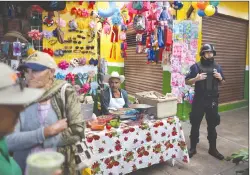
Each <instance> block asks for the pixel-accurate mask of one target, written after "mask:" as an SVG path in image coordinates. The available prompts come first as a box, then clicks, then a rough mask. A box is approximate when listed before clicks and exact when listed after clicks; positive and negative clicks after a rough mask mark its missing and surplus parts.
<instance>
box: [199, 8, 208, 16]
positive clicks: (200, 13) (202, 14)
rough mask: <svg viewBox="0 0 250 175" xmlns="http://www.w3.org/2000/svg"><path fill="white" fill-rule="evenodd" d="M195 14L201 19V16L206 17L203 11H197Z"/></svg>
mask: <svg viewBox="0 0 250 175" xmlns="http://www.w3.org/2000/svg"><path fill="white" fill-rule="evenodd" d="M197 14H198V15H199V16H200V17H203V16H206V14H205V12H204V11H203V10H200V9H199V10H198V12H197Z"/></svg>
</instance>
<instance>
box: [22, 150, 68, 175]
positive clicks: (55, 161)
mask: <svg viewBox="0 0 250 175" xmlns="http://www.w3.org/2000/svg"><path fill="white" fill-rule="evenodd" d="M63 162H64V156H63V155H62V154H61V153H58V152H52V151H46V152H44V151H43V152H38V153H33V154H31V155H30V156H29V157H28V158H27V172H28V175H34V174H35V175H53V174H54V173H55V171H56V170H58V169H60V168H61V165H62V163H63Z"/></svg>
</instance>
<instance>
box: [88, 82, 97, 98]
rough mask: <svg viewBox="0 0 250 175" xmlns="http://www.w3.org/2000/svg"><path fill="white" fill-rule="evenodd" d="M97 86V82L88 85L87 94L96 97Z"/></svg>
mask: <svg viewBox="0 0 250 175" xmlns="http://www.w3.org/2000/svg"><path fill="white" fill-rule="evenodd" d="M98 86H99V85H98V83H97V82H92V83H90V91H89V93H90V94H93V95H96V91H97V88H98Z"/></svg>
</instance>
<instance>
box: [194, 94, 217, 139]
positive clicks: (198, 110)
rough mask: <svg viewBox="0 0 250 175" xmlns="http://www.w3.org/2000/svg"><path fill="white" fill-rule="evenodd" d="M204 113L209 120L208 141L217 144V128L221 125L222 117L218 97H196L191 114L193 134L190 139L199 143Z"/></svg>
mask: <svg viewBox="0 0 250 175" xmlns="http://www.w3.org/2000/svg"><path fill="white" fill-rule="evenodd" d="M204 113H205V114H206V120H207V131H208V136H207V139H208V140H209V142H210V143H211V142H215V141H216V138H217V133H216V129H215V127H216V126H217V125H219V124H220V116H219V114H218V96H217V97H201V96H198V95H195V97H194V100H193V104H192V111H191V113H190V116H189V117H190V123H191V125H192V127H191V133H190V139H191V142H193V143H194V142H195V143H198V142H199V130H200V124H201V121H202V119H203V116H204Z"/></svg>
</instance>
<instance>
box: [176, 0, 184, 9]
mask: <svg viewBox="0 0 250 175" xmlns="http://www.w3.org/2000/svg"><path fill="white" fill-rule="evenodd" d="M182 7H183V3H182V2H180V1H174V9H175V10H180V9H181V8H182Z"/></svg>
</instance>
